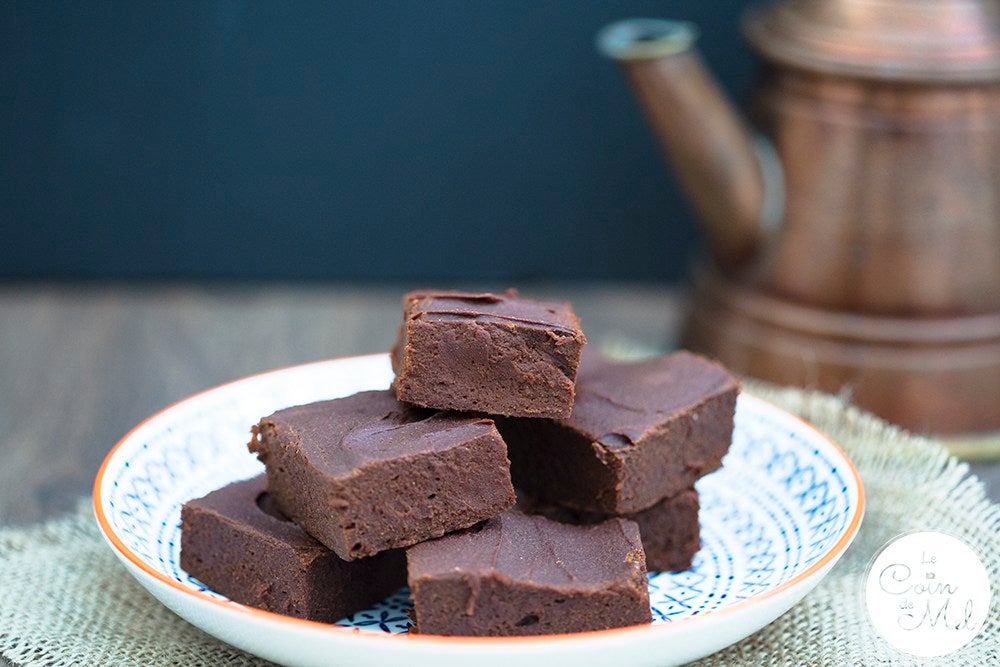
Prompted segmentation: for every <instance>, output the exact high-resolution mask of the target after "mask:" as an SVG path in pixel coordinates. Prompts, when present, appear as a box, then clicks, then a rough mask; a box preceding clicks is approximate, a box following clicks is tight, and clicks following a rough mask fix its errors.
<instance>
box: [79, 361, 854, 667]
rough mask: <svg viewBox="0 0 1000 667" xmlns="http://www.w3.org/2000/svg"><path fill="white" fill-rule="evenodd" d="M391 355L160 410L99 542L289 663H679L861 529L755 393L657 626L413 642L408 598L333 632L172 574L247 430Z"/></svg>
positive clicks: (842, 481) (107, 477)
mask: <svg viewBox="0 0 1000 667" xmlns="http://www.w3.org/2000/svg"><path fill="white" fill-rule="evenodd" d="M391 377H392V372H391V369H390V367H389V362H388V357H387V356H386V355H371V356H365V357H351V358H346V359H334V360H331V361H323V362H318V363H314V364H307V365H304V366H296V367H292V368H287V369H281V370H277V371H272V372H269V373H264V374H261V375H256V376H253V377H250V378H246V379H243V380H238V381H236V382H232V383H229V384H226V385H223V386H221V387H217V388H215V389H210V390H208V391H205V392H203V393H200V394H197V395H195V396H193V397H191V398H189V399H186V400H184V401H181V402H180V403H177V404H175V405H173V406H171V407H169V408H167V409H165V410H163V411H162V412H159V413H157V414H156V415H153V416H152V417H150V418H149V419H147V420H146V421H145V422H143V423H142V424H140V425H139V426H137V427H136V428H135V429H134V430H133V431H132V432H130V433H129V434H128V435H126V436H125V438H123V439H122V441H121V442H119V443H118V445H116V446H115V448H114V449H113V450H112V451H111V453H110V454H109V455H108V457H107V459H105V462H104V465H103V466H102V467H101V470H100V472H99V473H98V476H97V480H96V484H95V493H94V507H95V512H96V514H97V518H98V522H99V524H100V527H101V530H102V532H103V533H104V536H105V538H106V539H107V540H108V542H109V544H110V545H111V547H112V548H113V549H114V551H115V553H116V555H117V556H118V557H119V558H120V559H121V560H122V562H123V563H125V565H126V566H127V568H128V570H129V572H131V573H132V574H133V575H134V576H135V577H136V578H137V579H138V580H139V581H140V582H141V583H142V584H143V585H144V586H145V587H146V588H147V589H149V590H150V591H151V592H152V593H153V594H154V595H155V596H156V597H157V598H159V599H160V600H161V601H162V602H163V603H164V604H166V605H167V606H168V607H170V608H171V609H173V610H174V611H175V612H176V613H178V614H179V615H180V616H182V617H183V618H185V619H187V620H188V621H190V622H191V623H193V624H194V625H197V626H198V627H201V628H202V629H203V630H205V631H207V632H209V633H211V634H213V635H215V636H217V637H219V638H220V639H222V640H224V641H227V642H229V643H231V644H234V645H236V646H239V647H240V648H243V649H245V650H247V651H250V652H252V653H255V654H257V655H260V656H262V657H265V658H268V659H271V660H274V661H276V662H281V663H284V664H288V665H330V664H337V665H383V664H390V661H397V662H400V663H401V662H402V661H405V663H406V664H409V665H413V664H427V665H435V666H436V667H440V666H441V665H450V664H455V665H458V664H460V663H461V664H467V663H466V661H468V660H476V661H477V663H479V665H492V664H496V665H505V667H506V664H507V663H509V661H510V660H511V659H512V658H516V659H517V660H519V661H520V662H521V663H522V664H521V665H520V667H525V666H526V665H535V664H537V665H546V667H547V666H548V664H549V663H550V662H551V661H552V660H553V659H557V660H560V661H562V660H566V661H567V662H568V661H570V660H572V661H573V663H574V665H575V666H579V665H590V664H593V665H606V664H615V665H618V666H622V665H645V664H650V665H654V664H655V665H665V664H680V663H683V662H686V661H689V660H692V659H695V658H698V657H701V656H704V655H708V654H710V653H713V652H715V651H717V650H719V649H721V648H724V647H725V646H728V645H729V644H731V643H733V642H735V641H738V640H739V639H741V638H743V637H745V636H747V635H749V634H751V633H752V632H754V631H756V630H758V629H759V628H761V627H763V626H764V625H766V624H767V623H769V622H771V621H772V620H773V619H774V618H776V617H777V616H779V615H780V614H781V613H783V612H784V611H786V610H787V609H789V608H790V607H791V606H792V605H793V604H795V602H797V601H798V600H799V599H801V598H802V597H803V596H804V595H805V594H806V593H807V592H808V591H809V590H811V589H812V588H813V587H814V586H815V585H816V584H817V583H818V582H819V580H820V579H821V578H822V577H823V575H825V574H826V572H827V571H828V570H829V568H830V567H832V566H833V564H834V563H835V562H836V561H837V559H838V558H839V557H840V556H841V554H843V552H844V550H845V549H846V548H847V546H848V545H849V544H850V542H851V540H852V539H853V538H854V536H855V534H856V533H857V530H858V527H859V525H860V522H861V517H862V514H863V511H864V493H863V490H862V487H861V483H860V480H859V478H858V475H857V472H856V471H855V469H854V467H853V466H852V465H851V462H850V461H849V460H848V459H847V457H846V456H845V455H844V453H843V452H842V451H841V450H840V449H839V448H838V447H837V446H836V445H834V444H833V443H832V442H831V441H830V440H828V439H827V438H826V437H825V436H823V435H822V434H821V433H819V432H818V431H816V430H815V429H813V428H812V427H811V426H809V425H808V424H806V423H805V422H803V421H801V420H800V419H798V418H796V417H794V416H792V415H790V414H789V413H787V412H784V411H783V410H781V409H779V408H777V407H776V406H774V405H771V404H769V403H766V402H764V401H762V400H760V399H757V398H754V397H752V396H748V395H741V396H740V398H739V401H738V403H737V409H736V429H735V433H734V435H733V444H732V447H731V449H730V451H729V454H728V455H727V456H726V458H725V460H724V462H723V467H722V468H721V469H720V470H718V471H716V472H715V473H712V474H711V475H708V476H706V477H705V478H703V479H702V480H701V481H699V482H698V484H697V488H698V492H699V494H700V496H701V514H700V520H701V536H702V549H701V551H700V552H699V553H698V555H697V556H696V557H695V560H694V565H693V567H692V569H691V570H688V571H686V572H680V573H651V575H650V577H649V593H650V600H651V603H652V610H653V623H652V625H651V626H643V627H634V628H625V629H618V630H606V631H602V632H588V633H580V634H575V635H560V636H549V637H538V638H454V637H433V636H420V635H413V634H407V629H408V625H409V623H408V617H407V611H408V608H409V602H408V600H407V595H406V591H405V589H404V590H403V591H400V592H399V593H397V594H396V595H394V596H392V597H391V598H389V599H387V600H385V601H384V602H382V603H381V604H379V605H376V606H375V607H373V608H372V609H367V610H359V611H358V612H356V613H354V614H352V615H351V616H349V617H348V618H345V619H342V620H341V621H339V622H338V623H337V624H335V625H332V626H331V625H324V624H319V623H313V622H309V621H302V620H299V619H293V618H289V617H285V616H279V615H276V614H271V613H268V612H264V611H260V610H257V609H251V608H249V607H245V606H243V605H240V604H237V603H234V602H231V601H229V600H228V599H226V598H225V597H223V596H221V595H218V594H216V593H214V592H212V591H209V590H206V589H205V588H204V587H203V586H202V585H201V584H200V583H199V582H198V581H197V580H195V579H192V578H191V577H189V576H188V575H187V573H186V572H184V571H183V570H181V569H180V566H179V555H180V507H181V504H183V503H184V502H185V501H186V500H189V499H191V498H195V497H199V496H202V495H204V494H206V493H208V492H209V491H211V490H213V489H216V488H218V487H220V486H222V485H224V484H226V483H228V482H231V481H235V480H238V479H243V478H246V477H250V476H253V475H256V474H258V473H259V472H261V470H262V466H261V465H260V463H258V462H257V460H256V458H255V457H254V456H253V455H251V454H250V453H249V452H248V451H247V448H246V442H247V440H248V439H249V428H250V425H251V424H253V423H255V422H256V421H257V420H258V419H259V418H260V417H261V416H262V415H266V414H269V413H271V412H273V411H274V410H277V409H279V408H283V407H287V406H290V405H296V404H301V403H308V402H311V401H316V400H321V399H325V398H335V397H338V396H346V395H349V394H352V393H354V392H356V391H362V390H366V389H379V388H385V387H387V386H388V384H389V382H390V380H391Z"/></svg>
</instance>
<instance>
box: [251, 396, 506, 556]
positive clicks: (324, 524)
mask: <svg viewBox="0 0 1000 667" xmlns="http://www.w3.org/2000/svg"><path fill="white" fill-rule="evenodd" d="M249 448H250V451H252V452H256V453H257V457H258V458H259V459H260V460H261V461H263V462H264V465H265V466H266V467H267V482H268V490H269V491H270V492H271V494H272V495H273V496H274V499H275V501H276V502H277V504H278V507H280V508H281V510H282V511H283V512H285V513H286V514H287V515H288V516H289V517H291V518H292V520H293V521H295V523H297V524H298V525H299V526H301V527H302V528H303V529H304V530H305V531H306V532H307V533H309V534H310V535H312V536H313V537H315V538H316V539H317V540H319V541H320V542H322V543H323V544H325V545H326V546H328V547H329V548H331V549H333V550H334V551H335V552H336V553H337V555H338V556H340V557H341V558H346V559H353V558H360V557H362V556H371V555H373V554H376V553H378V552H380V551H384V550H386V549H395V548H398V547H406V546H409V545H411V544H416V543H417V542H421V541H423V540H426V539H430V538H432V537H440V536H441V535H444V534H445V533H447V532H450V531H453V530H458V529H460V528H466V527H468V526H471V525H472V524H474V523H476V522H478V521H482V520H483V519H486V518H489V517H491V516H495V515H497V514H499V513H500V512H502V511H504V510H505V509H507V508H509V507H510V506H511V505H513V504H514V490H513V488H512V487H511V483H510V462H509V461H508V460H507V448H506V446H505V445H504V442H503V440H502V439H501V438H500V434H499V433H498V432H497V430H496V427H495V426H494V425H493V422H492V421H491V420H490V419H487V418H484V417H476V416H469V415H460V414H453V413H444V412H439V411H436V410H426V409H423V408H416V407H414V406H410V405H407V404H405V403H400V402H399V401H397V400H396V398H395V397H394V396H393V395H392V393H391V392H390V391H388V390H385V391H366V392H361V393H358V394H355V395H353V396H348V397H347V398H338V399H335V400H332V401H321V402H319V403H311V404H309V405H301V406H298V407H293V408H287V409H285V410H279V411H278V412H275V413H274V414H273V415H271V416H270V417H265V418H264V419H262V420H261V421H260V423H259V424H257V425H256V426H254V427H253V438H252V439H251V441H250V443H249Z"/></svg>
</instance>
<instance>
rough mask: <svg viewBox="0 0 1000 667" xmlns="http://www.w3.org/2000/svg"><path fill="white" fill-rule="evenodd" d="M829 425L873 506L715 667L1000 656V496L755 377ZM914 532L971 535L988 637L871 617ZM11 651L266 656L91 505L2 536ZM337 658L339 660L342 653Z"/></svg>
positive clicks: (941, 461)
mask: <svg viewBox="0 0 1000 667" xmlns="http://www.w3.org/2000/svg"><path fill="white" fill-rule="evenodd" d="M747 390H748V391H750V392H751V393H754V394H757V395H759V396H762V397H764V398H766V399H769V400H771V401H774V402H775V403H778V404H780V405H782V406H784V407H785V408H787V409H789V410H791V411H792V412H795V413H797V414H799V415H801V416H802V417H804V418H805V419H806V420H807V421H809V422H811V423H812V424H813V425H815V426H816V427H817V428H819V429H820V430H821V431H824V432H825V433H827V434H828V435H829V436H830V437H831V438H833V439H834V440H835V441H836V442H838V443H839V444H840V445H841V447H843V449H844V450H845V451H846V452H847V453H848V455H849V456H850V457H851V459H852V460H853V461H854V464H855V465H856V466H857V468H858V470H859V471H860V473H861V478H862V480H863V482H864V486H865V490H866V493H867V498H868V510H867V513H866V516H865V519H864V523H863V524H862V527H861V532H860V534H859V535H858V538H857V539H856V540H855V542H854V544H853V545H852V546H851V548H850V549H849V550H848V552H847V553H846V554H845V556H844V558H843V559H842V560H841V561H840V562H839V563H838V564H837V566H836V567H834V569H833V570H832V571H831V572H830V574H829V575H828V576H827V577H826V578H825V579H824V580H823V582H822V583H821V584H820V585H819V586H818V587H817V588H816V589H815V590H814V591H813V592H811V593H810V594H809V595H808V596H807V597H806V598H805V599H804V600H803V601H802V602H800V603H799V604H798V605H796V606H795V607H794V608H792V610H791V611H789V612H788V613H786V614H785V615H783V616H782V617H780V618H779V619H778V620H777V621H775V622H774V623H771V624H770V625H768V626H767V627H765V628H764V629H763V630H761V631H759V632H757V633H756V634H754V635H752V636H751V637H749V638H747V639H745V640H744V641H742V642H740V643H738V644H736V645H734V646H732V647H730V648H728V649H726V650H724V651H721V652H719V653H716V654H715V655H713V656H710V657H709V658H706V659H705V660H704V661H702V663H700V664H704V665H755V666H756V665H887V664H892V665H907V664H914V665H929V664H947V665H1000V591H998V590H997V589H998V582H1000V505H996V504H993V503H991V502H989V500H988V499H987V498H986V497H985V494H984V491H983V487H982V484H981V483H980V482H979V481H978V480H976V479H974V478H972V477H970V476H969V475H968V470H967V466H965V465H964V464H962V463H960V462H959V461H957V460H955V459H954V458H952V457H950V456H949V455H948V453H947V451H946V450H945V449H944V448H943V447H942V446H941V445H940V444H939V443H937V442H935V441H933V440H929V439H925V438H919V437H915V436H912V435H909V434H907V433H905V432H903V431H901V430H899V429H897V428H895V427H892V426H890V425H888V424H886V423H885V422H883V421H881V420H879V419H877V418H876V417H873V416H871V415H869V414H867V413H864V412H862V411H860V410H857V409H855V408H853V407H851V406H848V405H845V404H844V402H843V401H841V400H840V399H838V398H835V397H833V396H829V395H824V394H818V393H809V392H803V391H799V390H794V389H778V388H774V387H768V386H764V385H761V384H749V383H748V386H747ZM913 530H939V531H942V532H946V533H950V534H952V535H954V536H956V537H959V538H961V539H962V540H964V541H965V543H966V544H968V545H969V546H970V547H972V549H974V550H975V551H976V552H977V553H978V554H979V556H980V557H981V558H982V560H983V562H984V563H985V565H986V567H987V570H988V572H989V577H990V581H991V583H992V586H993V597H992V608H991V610H990V614H989V617H988V621H987V624H986V626H985V627H984V628H983V631H982V632H981V633H980V635H979V636H978V637H977V638H976V639H975V640H973V641H972V643H970V644H968V645H967V646H966V647H964V648H963V649H962V650H960V651H959V652H956V653H952V654H951V655H948V656H946V657H944V658H941V659H939V660H936V661H935V660H927V659H918V658H913V657H910V656H907V655H905V654H903V653H900V652H898V651H896V650H894V649H892V648H891V647H890V646H889V645H888V644H886V643H885V642H884V641H882V640H881V638H879V637H878V636H877V635H876V634H875V631H874V629H873V627H872V626H871V624H870V623H869V621H868V618H867V615H866V611H865V607H864V602H863V583H862V582H863V579H864V577H865V572H866V570H867V566H868V563H869V561H870V560H871V558H872V557H873V556H874V554H875V552H876V551H877V550H878V549H879V548H880V547H881V546H882V545H884V544H885V543H886V542H888V541H889V540H890V539H892V538H893V537H896V536H898V535H900V534H902V533H906V532H908V531H913ZM0 655H3V656H4V657H5V658H7V659H8V660H11V661H13V662H14V663H15V664H23V665H52V666H60V667H61V666H63V665H108V666H111V667H114V666H117V665H130V666H131V665H264V664H268V663H266V662H265V661H263V660H260V659H258V658H255V657H253V656H249V655H247V654H245V653H243V652H241V651H239V650H237V649H234V648H232V647H230V646H227V645H226V644H223V643H221V642H219V641H217V640H215V639H213V638H212V637H210V636H209V635H206V634H205V633H203V632H201V631H199V630H197V629H195V628H194V627H192V626H191V625H188V624H187V623H186V622H184V621H183V620H181V619H180V618H178V617H177V616H175V615H174V614H173V613H171V612H170V611H168V610H167V609H166V608H165V607H163V606H162V605H160V604H159V603H158V602H157V601H156V600H155V599H154V598H152V597H151V596H150V595H149V594H147V593H146V592H145V590H144V589H143V588H142V587H140V586H139V584H138V583H136V582H135V581H134V580H133V579H132V577H130V576H129V575H128V574H127V573H126V571H125V569H124V568H123V566H121V565H120V564H119V562H118V561H117V559H116V558H115V557H114V555H113V554H112V552H111V550H110V549H109V548H108V546H107V545H106V544H105V543H104V541H103V540H102V538H101V537H100V535H99V533H98V530H97V527H96V525H95V522H94V519H93V515H92V513H91V511H90V505H89V502H86V503H81V506H80V509H79V511H78V512H76V513H75V514H73V515H70V516H66V517H63V518H60V519H57V520H54V521H51V522H48V523H46V524H43V525H40V526H34V527H28V528H19V529H7V530H3V531H0ZM331 664H336V658H335V657H332V656H331Z"/></svg>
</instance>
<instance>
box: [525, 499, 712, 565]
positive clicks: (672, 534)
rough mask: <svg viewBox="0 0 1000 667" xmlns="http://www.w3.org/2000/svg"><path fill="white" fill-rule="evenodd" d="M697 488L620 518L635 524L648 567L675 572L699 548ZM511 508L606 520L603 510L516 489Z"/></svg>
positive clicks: (572, 519) (568, 519)
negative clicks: (586, 509)
mask: <svg viewBox="0 0 1000 667" xmlns="http://www.w3.org/2000/svg"><path fill="white" fill-rule="evenodd" d="M698 507H699V505H698V492H697V491H695V490H694V489H685V490H684V491H681V492H680V493H678V494H676V495H673V496H670V497H669V498H664V499H663V500H661V501H660V502H658V503H656V504H655V505H653V506H652V507H650V508H647V509H644V510H641V511H639V512H633V513H631V514H625V515H623V516H622V518H623V519H628V520H630V521H635V522H636V524H637V525H638V526H639V536H640V537H641V538H642V548H643V550H644V551H645V552H646V568H647V569H649V571H651V572H653V571H658V572H676V571H679V570H687V569H690V567H691V560H692V559H693V558H694V555H695V554H696V553H698V550H699V549H700V548H701V531H700V529H699V525H698ZM514 509H516V510H520V511H522V512H524V513H526V514H541V515H542V516H545V517H548V518H550V519H552V520H554V521H561V522H563V523H572V524H577V525H588V524H593V523H599V522H601V521H607V520H608V519H609V518H612V517H610V516H608V515H607V514H595V513H593V512H582V511H580V510H574V509H569V508H566V507H561V506H559V505H553V504H552V503H547V502H545V501H543V500H538V499H536V498H533V497H531V496H530V495H528V494H525V493H523V492H521V491H520V490H517V504H516V505H515V506H514Z"/></svg>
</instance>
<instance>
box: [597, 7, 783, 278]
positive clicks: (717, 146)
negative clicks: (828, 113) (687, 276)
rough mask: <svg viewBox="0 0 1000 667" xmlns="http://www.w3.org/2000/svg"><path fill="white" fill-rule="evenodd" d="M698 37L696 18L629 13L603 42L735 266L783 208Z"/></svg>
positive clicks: (720, 258)
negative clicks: (767, 206) (704, 61)
mask: <svg viewBox="0 0 1000 667" xmlns="http://www.w3.org/2000/svg"><path fill="white" fill-rule="evenodd" d="M697 37H698V31H697V28H696V27H695V26H694V25H693V24H691V23H686V22H680V21H665V20H657V19H629V20H625V21H620V22H618V23H614V24H611V25H609V26H607V27H605V28H604V29H603V30H602V31H601V32H600V33H599V34H598V37H597V45H598V49H599V50H600V51H601V52H602V53H604V54H605V55H606V56H608V57H610V58H613V59H614V60H617V61H618V63H619V64H620V65H621V67H622V70H623V71H624V74H625V75H626V77H627V78H628V80H629V83H630V84H631V86H632V89H633V92H634V93H635V96H636V98H637V99H638V102H639V105H640V106H641V107H642V109H643V111H644V112H645V116H646V120H647V121H648V122H649V124H650V125H651V126H652V129H653V132H654V134H655V135H656V137H657V139H658V140H659V142H660V145H661V147H662V148H663V150H664V151H665V152H666V154H667V157H668V159H669V161H670V164H671V166H672V167H673V169H674V172H675V173H676V175H677V179H678V181H679V182H680V185H681V188H682V189H683V190H684V192H685V193H686V195H687V198H688V201H689V202H690V203H691V204H692V206H693V208H694V209H695V212H696V213H697V214H698V216H699V217H700V218H701V221H702V223H703V225H704V227H705V233H706V236H707V238H708V244H709V248H710V250H711V252H712V255H713V256H714V258H715V260H716V261H717V263H718V264H719V265H720V268H723V269H736V268H738V267H739V266H740V265H742V264H743V263H744V262H745V261H746V260H748V259H749V258H750V257H751V256H752V255H753V254H754V250H755V249H756V247H757V245H758V244H759V242H760V240H761V238H762V236H763V234H764V227H765V224H766V223H767V222H769V221H767V220H765V218H768V217H770V218H775V219H776V218H779V217H780V211H778V212H774V211H770V212H768V211H765V203H766V199H767V198H770V199H771V200H772V201H773V199H774V193H767V194H768V197H767V198H766V197H765V183H764V181H765V174H764V169H763V168H762V164H761V159H760V157H759V156H758V153H757V149H756V148H755V143H754V139H753V138H752V135H751V133H750V131H749V129H748V127H747V124H746V123H745V122H744V120H743V118H742V117H741V116H740V115H738V114H737V112H736V111H735V110H734V109H733V107H732V106H731V105H730V104H729V102H728V101H727V100H726V99H725V97H724V95H723V93H722V91H721V90H720V89H719V87H718V86H717V85H716V84H715V82H714V81H713V80H712V78H711V77H710V76H709V74H708V72H707V70H706V69H705V66H704V65H703V64H702V61H701V58H700V56H699V55H698V53H697V51H696V50H695V48H694V43H695V41H696V39H697ZM772 151H773V149H772ZM772 155H773V153H772ZM772 163H773V164H774V165H775V166H777V160H776V158H774V159H772ZM779 171H780V167H779ZM778 198H779V199H780V200H783V199H784V194H783V193H779V194H778ZM770 208H774V206H773V205H772V206H771V207H770ZM779 208H780V205H779Z"/></svg>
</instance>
